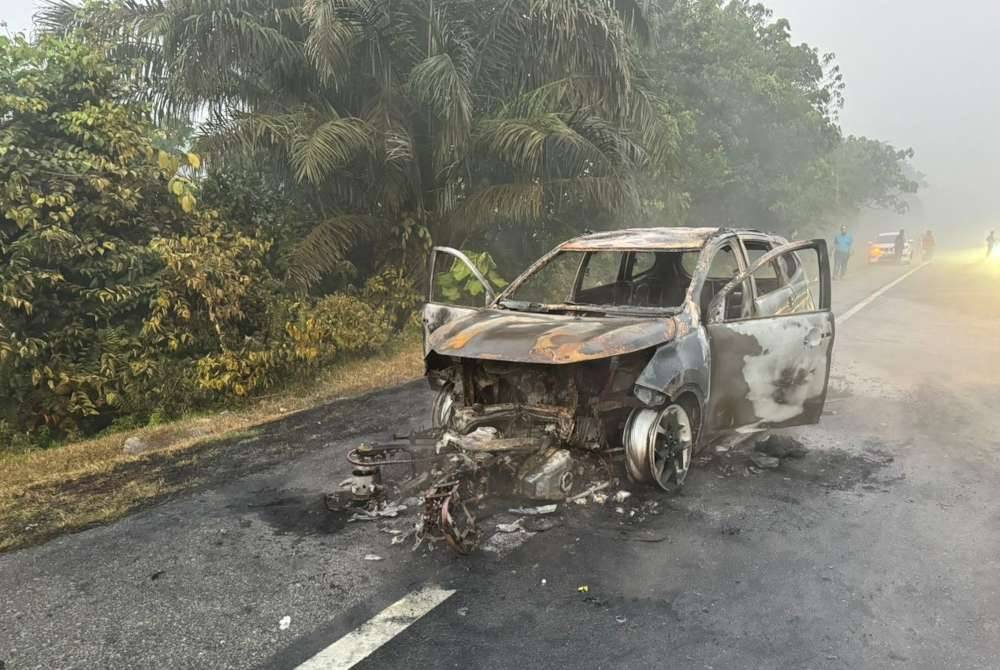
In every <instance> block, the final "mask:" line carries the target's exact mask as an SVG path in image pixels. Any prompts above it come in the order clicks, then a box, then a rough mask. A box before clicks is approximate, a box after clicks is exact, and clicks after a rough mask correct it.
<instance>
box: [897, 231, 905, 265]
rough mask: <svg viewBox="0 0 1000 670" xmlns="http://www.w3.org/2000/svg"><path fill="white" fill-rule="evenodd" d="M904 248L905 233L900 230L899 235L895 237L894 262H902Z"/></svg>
mask: <svg viewBox="0 0 1000 670" xmlns="http://www.w3.org/2000/svg"><path fill="white" fill-rule="evenodd" d="M905 248H906V232H905V231H903V229H902V228H900V229H899V235H896V262H897V263H902V262H903V249H905Z"/></svg>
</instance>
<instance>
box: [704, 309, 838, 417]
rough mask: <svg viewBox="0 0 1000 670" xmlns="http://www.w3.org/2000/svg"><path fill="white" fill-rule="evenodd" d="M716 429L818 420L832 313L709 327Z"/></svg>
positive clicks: (826, 379)
mask: <svg viewBox="0 0 1000 670" xmlns="http://www.w3.org/2000/svg"><path fill="white" fill-rule="evenodd" d="M708 330H709V335H710V337H709V340H710V342H711V351H712V353H711V355H712V367H711V395H710V399H709V403H708V411H707V422H706V423H707V424H708V425H710V426H711V428H712V430H714V431H717V432H718V431H724V430H733V429H737V428H739V429H743V430H760V429H764V428H782V427H786V426H794V425H802V424H810V423H818V422H819V419H820V416H821V415H822V413H823V405H824V403H825V402H826V392H827V385H828V383H829V375H830V358H831V355H832V350H833V346H832V344H833V338H834V320H833V315H832V314H831V313H830V312H814V313H812V314H797V315H795V318H791V319H781V320H780V324H776V323H774V322H773V320H772V319H754V320H748V321H738V322H734V323H720V324H712V325H710V326H708Z"/></svg>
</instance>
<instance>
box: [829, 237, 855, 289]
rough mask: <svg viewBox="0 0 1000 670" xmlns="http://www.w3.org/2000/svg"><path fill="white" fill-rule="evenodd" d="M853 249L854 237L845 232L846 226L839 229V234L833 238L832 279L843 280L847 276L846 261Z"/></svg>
mask: <svg viewBox="0 0 1000 670" xmlns="http://www.w3.org/2000/svg"><path fill="white" fill-rule="evenodd" d="M853 248H854V237H852V236H851V234H850V233H849V232H847V226H841V227H840V234H839V235H837V236H836V237H835V238H833V278H834V279H843V278H844V275H846V274H847V261H848V260H849V259H850V258H851V251H852V250H853Z"/></svg>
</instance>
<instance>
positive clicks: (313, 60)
mask: <svg viewBox="0 0 1000 670" xmlns="http://www.w3.org/2000/svg"><path fill="white" fill-rule="evenodd" d="M843 91H844V82H843V79H842V76H841V73H840V71H839V68H838V67H837V64H836V60H835V58H834V57H833V56H832V55H824V54H821V53H819V52H818V51H816V50H815V49H813V48H811V47H809V46H808V45H805V44H795V43H794V42H793V38H792V36H791V32H790V27H789V25H788V24H787V22H785V21H783V20H775V19H774V17H773V16H771V14H770V12H769V11H768V10H767V9H766V8H765V7H764V6H763V5H759V4H753V3H749V2H744V1H739V0H737V1H733V2H723V1H722V0H647V1H645V2H638V1H633V0H504V1H503V2H484V1H483V0H433V1H431V0H239V1H238V2H232V1H229V0H227V1H225V2H222V1H220V0H189V1H185V2H180V1H178V0H163V1H160V0H156V1H153V0H148V1H147V0H128V1H124V2H122V1H118V0H113V1H109V0H87V2H84V3H83V4H82V5H81V4H77V3H74V2H68V1H66V0H50V1H49V2H48V3H47V4H46V5H44V7H43V10H42V11H41V13H40V15H39V17H38V20H37V25H36V34H34V35H33V36H32V37H31V39H28V38H26V37H24V36H14V37H0V454H4V453H6V456H4V457H3V458H4V461H3V462H2V463H3V474H2V475H0V516H2V515H10V514H15V513H16V512H15V508H16V507H18V506H19V505H24V504H26V500H27V499H26V498H23V497H19V495H20V494H19V493H18V491H19V490H22V489H25V488H26V487H27V488H30V487H31V486H34V485H35V484H39V483H40V482H41V483H44V482H47V481H49V480H57V479H63V480H65V479H72V478H74V477H78V476H81V475H82V474H85V473H92V472H93V471H94V470H95V469H101V468H105V469H106V468H112V467H114V465H115V464H116V463H118V462H119V461H120V459H121V458H124V456H122V455H121V454H120V453H118V452H120V445H121V440H122V437H123V435H127V434H130V433H128V431H141V430H149V429H151V428H153V427H156V426H160V425H162V424H164V423H167V422H170V421H176V420H177V419H179V418H182V417H187V416H190V415H192V414H196V415H197V414H204V413H206V412H211V411H219V410H223V409H229V410H231V411H233V412H234V414H232V415H231V416H238V417H241V418H240V419H238V420H234V421H235V422H234V423H232V424H230V422H229V421H228V420H227V421H226V422H221V423H219V424H218V425H219V426H222V427H225V428H229V429H234V430H244V429H246V428H247V427H248V426H251V425H253V424H254V423H255V422H256V421H258V419H259V420H266V419H268V418H271V417H273V416H274V413H273V412H272V410H270V409H267V407H268V405H267V403H268V402H271V401H272V400H273V399H274V398H276V397H280V398H281V400H278V401H275V402H277V403H278V404H279V406H284V405H287V404H288V403H287V401H286V400H284V399H285V398H288V397H294V395H295V394H296V393H298V394H302V393H305V394H306V395H305V397H307V398H310V399H313V400H316V399H319V398H323V397H328V396H330V395H337V394H339V393H340V392H341V391H344V392H346V391H347V390H348V389H349V390H353V391H360V390H365V389H369V388H373V387H377V386H379V385H380V384H383V383H384V384H392V383H397V382H398V381H399V380H401V379H406V378H410V377H411V376H413V375H415V374H419V371H418V370H416V366H418V365H419V352H418V347H417V345H416V344H414V342H415V340H414V338H415V337H416V335H415V333H416V328H417V326H416V320H415V317H414V314H415V310H416V308H417V306H418V304H419V302H420V297H419V296H420V295H421V293H422V292H423V290H424V287H425V285H426V281H427V278H426V277H425V276H424V272H425V270H424V268H425V267H426V260H427V254H428V252H429V250H430V247H431V245H432V244H447V245H450V246H455V247H460V248H463V249H467V250H470V252H476V253H477V254H478V255H477V256H476V257H477V259H480V260H481V262H482V263H483V264H484V266H485V267H488V268H489V269H490V271H491V273H492V274H491V276H493V277H496V278H497V279H499V278H500V277H506V278H507V279H510V278H511V276H512V275H513V274H514V273H515V272H517V271H519V270H521V269H523V267H524V266H525V264H526V262H528V260H530V259H533V258H534V257H536V256H538V255H539V254H541V253H542V252H544V251H545V250H546V249H547V248H549V247H550V246H551V245H552V244H554V243H555V242H556V241H558V240H560V239H563V238H565V237H567V236H570V235H574V234H579V233H581V232H582V231H584V230H587V229H590V230H598V229H605V228H615V227H625V226H636V225H666V226H673V225H710V226H720V225H722V226H725V225H732V226H741V227H755V228H761V229H765V230H770V231H774V232H778V233H783V234H786V235H796V236H799V237H805V236H809V235H814V234H825V232H826V231H827V230H828V229H829V226H830V225H831V222H833V221H837V222H839V221H841V220H843V219H844V218H845V217H850V216H851V215H853V214H856V213H857V212H858V211H860V210H861V209H862V208H865V207H872V206H874V207H885V208H889V209H893V210H900V211H901V210H902V209H904V208H905V198H906V197H908V196H909V195H910V194H912V193H914V192H915V191H916V189H917V184H916V182H915V181H913V179H911V178H910V177H909V176H908V175H912V174H914V172H913V170H912V168H911V167H910V166H909V165H908V160H909V159H910V158H911V157H912V152H910V151H909V150H900V149H896V148H894V147H892V146H890V145H888V144H886V143H884V142H881V141H879V140H876V139H869V138H861V137H845V136H843V134H842V133H841V131H840V129H839V126H838V123H837V114H838V111H839V109H840V108H841V106H842V105H843ZM390 361H392V362H395V363H396V364H397V365H396V367H395V368H393V371H392V373H391V374H380V375H371V374H369V372H367V371H368V370H370V369H371V368H368V367H366V366H383V367H384V366H385V365H386V364H387V362H390ZM331 370H332V371H336V373H335V379H334V378H331V376H330V375H331V374H334V373H331ZM336 375H339V376H336ZM359 376H364V377H365V379H364V381H362V382H361V383H357V382H356V381H355V379H356V378H357V377H359ZM331 379H334V381H330V380H331ZM331 384H332V386H331ZM311 385H312V386H311ZM306 388H318V389H321V390H320V391H316V392H315V393H312V392H305V391H303V389H306ZM322 389H327V390H328V391H329V390H330V389H339V390H338V391H336V392H333V391H331V392H323V391H322ZM262 397H263V398H265V399H264V400H262V399H261V398H262ZM268 398H270V399H271V400H268ZM262 402H263V403H265V404H264V405H261V404H260V403H262ZM123 431H125V432H123ZM94 436H97V437H96V439H93V440H90V441H82V442H81V440H86V439H88V438H91V437H94ZM67 442H75V444H74V445H73V446H71V447H62V448H60V449H59V450H49V451H47V452H40V451H38V450H39V449H40V448H45V447H51V446H54V445H63V444H66V443H67ZM56 451H59V452H60V454H59V455H55V452H56ZM143 486H144V487H146V488H142V487H140V488H142V490H141V491H139V490H138V489H137V491H136V493H135V495H131V494H130V495H127V496H126V498H127V499H128V500H127V501H125V502H122V505H124V507H128V505H131V504H134V503H135V501H136V500H140V499H142V498H143V497H150V492H153V495H155V491H156V490H157V489H156V486H155V484H150V483H149V482H147V483H146V484H144V485H143ZM150 487H151V488H150ZM43 499H44V497H43V498H39V499H38V500H39V501H41V500H43ZM129 501H130V502H129ZM39 504H41V503H39ZM115 509H118V508H115ZM119 511H120V509H119ZM108 513H109V514H111V512H108ZM26 514H28V515H29V516H31V512H30V511H28V512H26ZM95 514H98V516H99V514H100V513H95ZM88 518H89V517H88ZM94 518H97V517H94ZM3 523H4V522H3V521H2V520H0V524H3ZM79 523H80V522H79V520H77V521H72V522H70V523H69V526H74V524H76V526H78V525H79Z"/></svg>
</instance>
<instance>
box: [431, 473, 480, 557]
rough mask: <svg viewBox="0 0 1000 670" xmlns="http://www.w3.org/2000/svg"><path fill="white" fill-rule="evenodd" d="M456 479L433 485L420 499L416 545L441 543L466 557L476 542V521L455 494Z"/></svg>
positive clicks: (477, 533) (457, 489) (457, 494)
mask: <svg viewBox="0 0 1000 670" xmlns="http://www.w3.org/2000/svg"><path fill="white" fill-rule="evenodd" d="M461 484H462V482H461V481H459V480H455V481H449V482H444V483H441V484H435V485H434V487H433V488H432V489H431V490H430V491H429V492H428V493H427V494H426V495H425V496H424V510H423V518H422V521H421V524H420V528H419V530H418V532H417V542H418V543H420V542H423V541H424V540H432V541H433V540H445V541H446V542H447V543H448V545H449V546H450V547H451V548H452V549H454V550H455V551H456V552H458V553H459V554H463V555H465V554H469V553H471V552H472V551H473V550H474V549H475V548H476V544H477V542H478V539H479V531H478V529H477V527H476V519H475V517H474V516H473V515H472V513H471V512H470V511H469V508H468V505H467V504H466V503H465V502H464V501H463V500H462V496H461V494H460V493H459V489H460V488H461Z"/></svg>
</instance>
